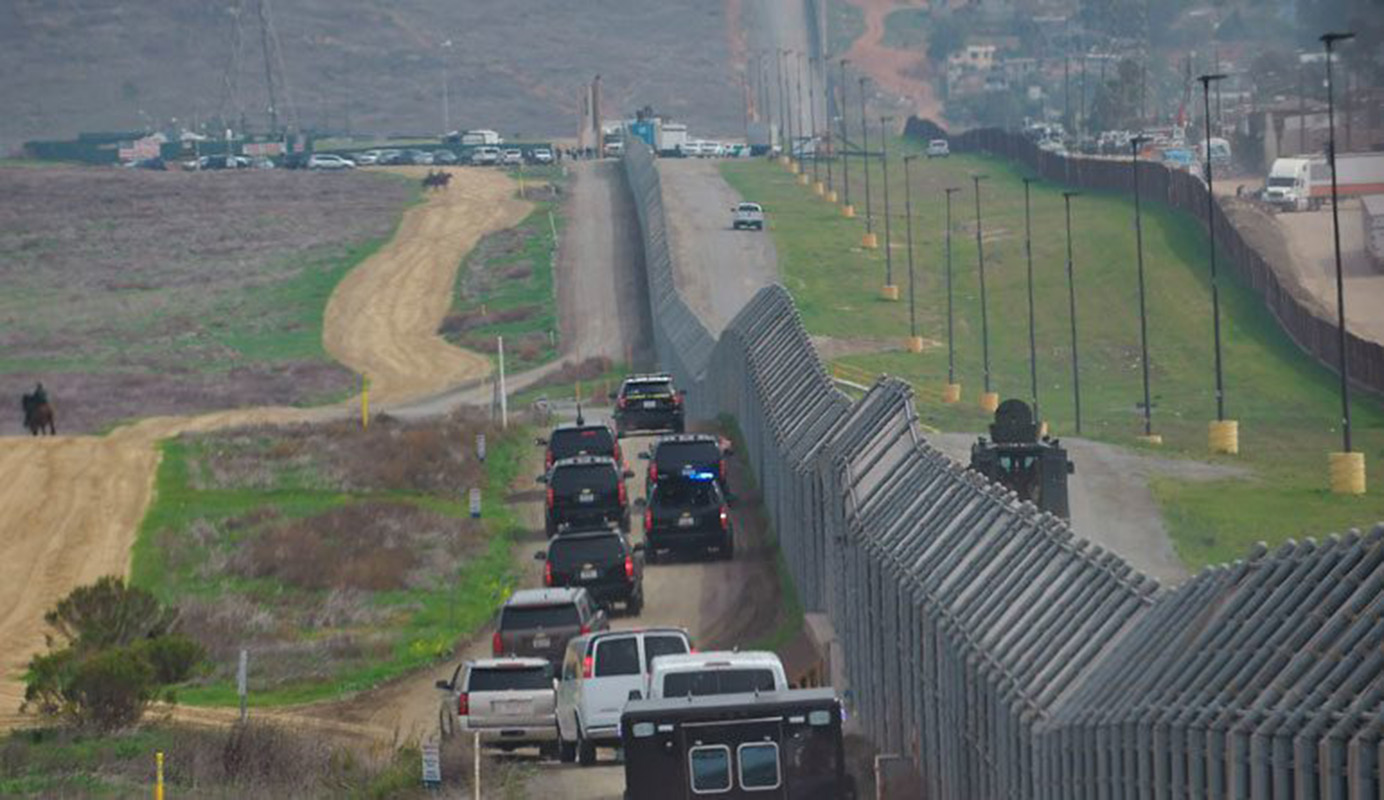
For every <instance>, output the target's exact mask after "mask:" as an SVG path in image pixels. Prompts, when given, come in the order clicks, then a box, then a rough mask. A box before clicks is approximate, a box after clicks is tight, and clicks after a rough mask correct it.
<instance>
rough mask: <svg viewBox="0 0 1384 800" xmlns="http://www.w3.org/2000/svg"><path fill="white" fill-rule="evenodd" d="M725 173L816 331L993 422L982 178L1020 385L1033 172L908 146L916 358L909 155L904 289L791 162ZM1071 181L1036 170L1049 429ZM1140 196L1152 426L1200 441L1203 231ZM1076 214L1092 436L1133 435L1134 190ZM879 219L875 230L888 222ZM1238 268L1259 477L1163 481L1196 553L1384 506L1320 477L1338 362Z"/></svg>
mask: <svg viewBox="0 0 1384 800" xmlns="http://www.w3.org/2000/svg"><path fill="white" fill-rule="evenodd" d="M909 147H910V145H908V144H906V143H904V142H902V141H897V142H894V143H892V144H891V148H892V152H894V153H898V154H901V153H903V152H905V151H906V150H907V148H909ZM852 167H853V169H852V171H851V177H852V179H853V180H852V182H853V186H852V196H853V199H855V200H856V201H857V209H858V210H859V211H861V212H863V207H864V203H863V192H864V183H863V177H862V176H860V174H859V169H858V165H856V164H853V165H852ZM724 171H725V174H726V177H727V178H728V179H729V180H730V181H731V183H732V184H734V185H735V186H736V188H737V189H739V190H740V191H741V193H742V194H744V195H745V196H746V197H749V198H752V199H755V200H758V201H762V202H764V203H765V204H766V205H767V207H768V208H769V209H770V210H771V213H772V225H773V235H774V236H775V243H776V245H777V247H778V252H779V256H780V270H781V271H782V273H783V275H784V282H785V284H786V285H787V286H788V287H789V288H790V289H791V290H792V291H793V293H794V296H795V297H796V298H797V301H798V303H799V307H800V308H801V310H802V314H803V319H804V322H805V323H806V325H807V327H808V330H809V331H811V332H812V333H815V334H821V335H826V336H830V337H835V338H839V339H845V340H850V341H849V344H850V345H851V347H852V348H853V349H854V350H856V351H860V350H864V351H866V352H865V354H861V355H853V356H849V357H847V358H846V359H845V361H847V362H849V363H851V364H853V365H855V366H858V367H864V368H867V369H869V370H870V371H872V372H889V373H891V374H895V375H900V376H902V377H905V378H907V379H909V380H910V381H912V382H913V383H914V385H915V386H916V387H917V388H918V390H919V398H920V399H919V412H920V414H921V415H922V417H923V419H924V421H926V422H928V423H930V424H933V425H936V426H938V427H941V428H943V429H948V430H963V431H980V430H982V429H983V426H984V425H985V424H986V423H987V419H986V416H985V415H984V414H982V413H981V412H980V411H979V409H978V408H977V404H976V401H977V397H978V395H979V393H980V391H981V381H982V374H981V342H980V329H981V325H980V323H981V320H980V310H979V285H978V272H977V264H976V251H975V244H974V223H973V220H974V216H975V205H974V194H973V192H972V189H971V186H972V184H971V181H970V175H971V174H973V173H985V174H988V175H989V176H990V177H989V179H988V180H987V181H985V182H984V183H982V188H981V195H982V212H983V219H984V231H985V258H986V278H987V293H988V298H989V311H990V314H989V317H990V320H989V321H990V335H991V361H992V376H993V385H994V388H995V390H996V391H998V392H999V393H1000V394H1001V395H1002V396H1004V397H1021V398H1026V397H1027V396H1028V394H1029V387H1028V334H1027V324H1028V317H1027V290H1026V280H1025V271H1024V256H1023V224H1024V221H1023V187H1022V184H1021V183H1020V180H1019V179H1020V177H1021V174H1020V173H1019V172H1018V171H1017V170H1016V169H1014V168H1013V167H1011V166H1010V165H1008V164H1007V163H1006V162H1003V161H1001V160H998V159H992V158H980V157H962V156H956V157H953V158H951V159H947V160H934V161H925V160H923V159H920V160H918V161H916V162H914V165H913V186H912V190H913V198H914V203H915V209H914V211H915V216H914V225H915V227H914V246H915V253H914V256H915V258H914V264H915V276H916V301H917V313H918V320H919V333H920V335H922V336H924V337H925V338H926V339H928V340H929V347H928V348H927V350H926V352H924V353H923V354H922V355H913V354H909V353H906V352H904V351H903V350H902V349H901V345H902V344H903V339H904V337H905V336H907V334H908V304H907V297H908V294H907V292H908V277H907V253H906V250H905V248H904V241H905V236H904V233H905V228H904V224H903V223H904V217H903V209H904V189H903V170H902V163H900V162H895V167H894V171H893V172H891V184H892V185H891V187H890V188H891V190H892V195H891V201H890V202H891V206H892V208H891V210H892V211H893V212H894V214H895V218H894V220H893V223H892V224H893V234H894V241H895V247H894V250H893V253H894V259H893V260H894V275H895V277H894V282H895V284H897V285H898V286H900V287H901V291H902V293H903V294H902V297H903V300H904V302H900V303H889V302H885V301H882V300H879V299H878V297H879V290H880V286H881V285H882V284H883V283H884V279H885V259H884V256H883V253H884V251H883V249H880V250H877V251H865V250H863V249H861V248H860V247H859V244H860V236H861V233H862V232H863V231H864V227H865V226H864V220H863V219H856V220H847V219H844V218H843V217H841V215H840V211H839V210H837V209H834V208H833V207H832V206H830V205H829V204H827V203H826V202H824V201H823V200H821V199H819V198H816V197H813V196H812V195H811V194H810V193H808V192H807V191H806V190H805V189H804V188H803V187H801V186H798V185H797V184H796V183H794V181H793V178H792V176H791V175H789V174H787V173H786V172H784V171H783V170H782V169H779V168H776V167H773V166H770V165H768V164H766V163H762V162H754V163H732V164H727V165H726V167H725V168H724ZM835 176H836V177H838V178H839V176H840V171H839V169H838V170H836V171H835ZM857 180H859V182H858V183H857V182H856V181H857ZM946 186H964V187H965V190H964V191H963V192H961V193H959V194H958V195H955V197H954V207H953V214H954V222H955V223H956V230H955V232H954V234H953V237H954V238H953V268H954V285H955V303H956V360H957V371H958V375H957V378H958V380H959V382H960V383H962V385H963V387H964V402H963V403H962V404H961V405H959V406H945V405H942V404H941V403H940V402H939V400H940V388H941V385H942V384H943V383H944V382H945V379H946V370H947V353H946V347H945V338H946V331H945V320H946V318H945V314H946V305H945V304H946V297H945V283H944V263H945V262H944V258H943V252H944V250H943V228H944V224H943V215H944V205H943V192H942V189H943V188H944V187H946ZM872 188H873V191H874V192H875V195H874V210H875V212H876V213H877V214H878V213H879V212H880V211H881V210H882V206H883V203H882V197H881V195H880V194H879V192H880V173H879V172H878V166H876V168H875V172H874V173H873V179H872ZM1061 189H1062V187H1059V186H1053V185H1042V184H1039V185H1035V187H1034V190H1033V229H1034V240H1033V252H1034V271H1035V276H1036V279H1035V283H1036V295H1037V302H1036V305H1037V308H1038V312H1039V314H1038V324H1037V338H1038V351H1039V352H1038V362H1039V378H1040V387H1039V392H1040V401H1041V403H1042V413H1043V416H1044V417H1045V418H1046V419H1048V420H1049V421H1050V422H1051V424H1052V426H1053V430H1054V433H1055V434H1057V435H1071V434H1072V432H1073V430H1072V428H1073V425H1072V423H1073V400H1072V389H1071V367H1070V353H1071V351H1070V345H1069V336H1070V334H1069V325H1070V318H1069V316H1068V313H1067V284H1066V276H1065V235H1064V230H1063V217H1062V198H1061V194H1060V192H1061ZM1144 209H1145V213H1144V242H1145V268H1146V271H1147V282H1148V289H1149V300H1148V304H1149V319H1150V334H1149V335H1150V347H1151V351H1152V358H1151V364H1152V382H1153V403H1154V429H1155V431H1156V432H1158V433H1161V434H1163V436H1164V437H1165V439H1166V445H1165V447H1164V448H1163V449H1164V450H1165V451H1166V452H1168V453H1170V454H1174V455H1180V456H1186V457H1196V458H1205V457H1207V456H1206V423H1207V421H1208V420H1209V419H1211V418H1213V417H1214V415H1215V403H1214V399H1213V398H1214V395H1213V381H1212V367H1211V363H1212V362H1211V359H1212V354H1211V309H1210V293H1209V288H1208V281H1207V267H1206V238H1205V235H1204V234H1203V233H1202V232H1201V231H1200V230H1199V229H1198V228H1197V227H1196V225H1195V224H1194V223H1193V222H1192V221H1191V220H1190V219H1189V218H1186V217H1182V216H1179V215H1176V214H1174V213H1172V212H1171V211H1169V210H1167V209H1166V208H1163V207H1160V206H1157V205H1155V204H1152V203H1148V202H1146V203H1145V206H1144ZM861 216H862V217H863V213H862V215H861ZM1073 218H1074V239H1075V264H1076V274H1077V292H1078V313H1077V316H1078V320H1079V327H1080V355H1081V362H1082V373H1081V391H1082V412H1083V423H1084V424H1083V433H1084V435H1086V436H1088V437H1092V438H1096V439H1102V440H1106V441H1111V442H1117V443H1122V444H1130V445H1132V444H1134V442H1135V438H1134V437H1135V436H1136V435H1138V434H1139V433H1141V432H1142V430H1141V412H1140V409H1139V407H1138V405H1137V404H1138V403H1139V402H1140V401H1141V400H1142V388H1141V380H1140V363H1139V328H1138V324H1139V321H1138V306H1137V302H1138V301H1137V289H1136V278H1135V258H1134V235H1133V204H1132V202H1131V201H1130V200H1129V199H1128V198H1126V197H1116V196H1108V195H1098V194H1087V195H1085V196H1083V197H1081V198H1077V199H1076V200H1075V201H1074V205H1073ZM876 226H877V230H879V231H880V238H881V241H882V240H883V224H882V220H881V219H878V218H877V219H876ZM1229 283H1230V284H1231V285H1230V286H1229V287H1228V288H1227V289H1225V290H1223V291H1222V298H1223V306H1222V311H1223V315H1224V316H1223V320H1224V328H1223V333H1224V335H1225V350H1224V353H1225V363H1226V371H1225V373H1226V387H1227V397H1228V400H1227V405H1228V409H1229V415H1230V416H1231V417H1234V418H1238V419H1239V420H1240V426H1241V435H1240V446H1241V452H1242V455H1241V456H1239V457H1237V458H1226V459H1224V460H1225V461H1227V462H1228V463H1236V464H1242V465H1245V466H1247V467H1249V468H1250V469H1252V470H1253V472H1254V477H1253V478H1252V479H1248V480H1237V481H1225V482H1219V483H1212V484H1189V483H1183V482H1179V481H1177V480H1172V479H1161V480H1160V481H1159V482H1158V483H1157V484H1156V485H1155V487H1154V488H1155V493H1156V495H1157V497H1158V498H1159V500H1160V502H1161V503H1162V504H1163V507H1164V510H1165V513H1166V516H1167V519H1168V521H1169V525H1170V529H1171V532H1172V534H1173V536H1174V539H1175V542H1176V544H1177V547H1178V550H1179V553H1180V555H1181V556H1182V558H1183V560H1184V561H1185V562H1187V564H1188V565H1189V566H1192V567H1196V566H1200V565H1203V564H1207V563H1212V562H1218V561H1224V560H1228V559H1233V558H1236V557H1238V556H1239V555H1241V554H1242V553H1243V552H1244V549H1245V547H1246V546H1247V545H1248V544H1249V543H1251V542H1253V541H1256V540H1259V539H1264V540H1268V541H1271V542H1274V541H1282V540H1284V539H1286V538H1288V537H1299V536H1303V535H1321V534H1324V533H1326V532H1329V531H1333V530H1341V529H1344V528H1347V527H1350V526H1363V525H1366V524H1370V523H1373V522H1374V521H1376V520H1379V519H1384V492H1380V491H1378V489H1376V491H1375V492H1374V493H1373V494H1371V495H1367V496H1366V497H1363V498H1341V497H1336V496H1332V495H1330V494H1329V493H1328V492H1327V491H1326V485H1327V477H1326V476H1327V472H1326V453H1327V452H1329V451H1331V450H1334V449H1338V448H1339V446H1340V439H1339V432H1338V430H1337V429H1336V427H1335V426H1336V421H1337V419H1338V414H1339V411H1338V403H1339V401H1338V399H1337V396H1336V393H1335V380H1334V377H1333V376H1332V375H1331V374H1330V373H1329V372H1328V371H1327V370H1325V369H1323V368H1322V367H1320V366H1319V365H1317V364H1316V363H1315V362H1314V361H1313V360H1311V359H1309V358H1308V357H1307V356H1305V355H1303V354H1302V353H1301V352H1300V351H1299V350H1298V349H1297V348H1296V347H1295V346H1294V345H1293V344H1292V343H1291V342H1290V341H1289V340H1288V339H1287V337H1286V336H1285V335H1284V334H1283V333H1282V332H1281V331H1280V330H1279V329H1278V328H1277V326H1276V325H1275V324H1274V322H1273V320H1272V318H1271V317H1270V316H1269V314H1268V313H1267V312H1266V311H1265V310H1264V308H1263V306H1262V305H1261V304H1260V302H1259V300H1258V299H1257V298H1256V297H1255V296H1254V295H1253V294H1252V293H1251V291H1250V290H1249V289H1248V288H1246V287H1244V286H1240V285H1238V284H1236V283H1235V282H1234V281H1230V282H1229ZM1355 425H1356V431H1357V433H1356V440H1357V447H1359V448H1360V449H1363V450H1365V451H1366V452H1367V458H1368V459H1369V461H1370V466H1371V468H1372V469H1373V470H1374V472H1375V475H1374V483H1375V485H1376V487H1377V486H1379V485H1380V484H1379V482H1380V480H1381V478H1384V476H1381V474H1380V470H1381V469H1384V408H1381V406H1380V404H1379V403H1377V402H1375V401H1372V400H1368V399H1364V398H1361V399H1359V400H1358V401H1357V406H1356V419H1355Z"/></svg>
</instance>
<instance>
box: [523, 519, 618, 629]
mask: <svg viewBox="0 0 1384 800" xmlns="http://www.w3.org/2000/svg"><path fill="white" fill-rule="evenodd" d="M534 559H535V560H538V561H542V562H543V585H544V586H580V587H582V588H583V589H585V590H586V591H587V592H588V593H589V594H590V595H591V597H592V598H593V599H595V601H596V602H597V603H600V604H601V605H603V606H605V607H607V608H609V607H610V605H611V604H612V603H624V604H625V611H626V613H628V614H629V615H630V616H636V615H638V614H639V612H640V611H641V610H642V609H643V607H644V545H642V544H636V545H631V544H630V541H629V537H627V536H626V535H625V534H623V533H621V532H620V531H615V530H609V529H606V530H594V531H564V532H563V534H562V535H561V536H559V537H557V538H556V539H553V540H552V541H551V542H549V543H548V549H547V550H539V551H538V552H537V553H534Z"/></svg>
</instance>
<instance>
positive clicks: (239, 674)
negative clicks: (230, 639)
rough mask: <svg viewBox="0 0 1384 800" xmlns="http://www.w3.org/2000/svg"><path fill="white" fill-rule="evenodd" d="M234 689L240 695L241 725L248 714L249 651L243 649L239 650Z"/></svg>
mask: <svg viewBox="0 0 1384 800" xmlns="http://www.w3.org/2000/svg"><path fill="white" fill-rule="evenodd" d="M235 689H236V693H237V694H239V695H240V721H241V722H242V723H243V722H245V719H246V717H248V716H249V713H250V707H249V699H250V651H249V650H246V649H245V648H243V647H242V648H240V664H239V665H238V666H237V667H236V671H235Z"/></svg>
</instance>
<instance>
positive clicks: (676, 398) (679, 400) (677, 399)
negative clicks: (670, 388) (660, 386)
mask: <svg viewBox="0 0 1384 800" xmlns="http://www.w3.org/2000/svg"><path fill="white" fill-rule="evenodd" d="M673 405H675V406H680V405H682V395H680V394H678V393H677V392H673Z"/></svg>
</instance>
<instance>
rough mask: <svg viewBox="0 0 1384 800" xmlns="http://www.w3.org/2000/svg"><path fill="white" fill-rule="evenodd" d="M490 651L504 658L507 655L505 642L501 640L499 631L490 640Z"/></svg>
mask: <svg viewBox="0 0 1384 800" xmlns="http://www.w3.org/2000/svg"><path fill="white" fill-rule="evenodd" d="M490 650H491V652H492V653H493V654H494V655H496V656H502V655H504V653H505V642H504V640H503V639H501V638H500V632H499V631H495V635H494V636H492V637H491V638H490Z"/></svg>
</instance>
